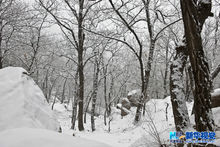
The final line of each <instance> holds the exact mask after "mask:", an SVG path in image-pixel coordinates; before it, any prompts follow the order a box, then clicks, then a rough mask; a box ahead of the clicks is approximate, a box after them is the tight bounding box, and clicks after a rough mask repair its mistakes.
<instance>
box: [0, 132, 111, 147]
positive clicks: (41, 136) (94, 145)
mask: <svg viewBox="0 0 220 147" xmlns="http://www.w3.org/2000/svg"><path fill="white" fill-rule="evenodd" d="M0 147H110V146H108V145H106V144H104V143H99V142H96V141H91V140H88V139H84V138H80V137H74V136H70V135H65V134H61V133H58V132H54V131H50V130H45V129H33V128H17V129H10V130H5V131H3V132H0Z"/></svg>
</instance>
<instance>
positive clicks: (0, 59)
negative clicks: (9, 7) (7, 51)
mask: <svg viewBox="0 0 220 147" xmlns="http://www.w3.org/2000/svg"><path fill="white" fill-rule="evenodd" d="M1 5H2V1H0V6H1ZM2 52H3V50H2V18H1V16H0V69H2V68H3V53H2Z"/></svg>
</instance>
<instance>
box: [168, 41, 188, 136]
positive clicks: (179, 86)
mask: <svg viewBox="0 0 220 147" xmlns="http://www.w3.org/2000/svg"><path fill="white" fill-rule="evenodd" d="M186 60H187V55H186V46H185V45H183V46H179V47H176V56H175V57H174V60H173V62H172V64H171V66H170V72H171V73H170V94H171V103H172V108H173V115H174V122H175V126H176V131H178V132H182V133H185V129H186V127H187V126H189V115H188V111H187V107H186V99H185V94H184V85H183V72H184V67H185V64H186Z"/></svg>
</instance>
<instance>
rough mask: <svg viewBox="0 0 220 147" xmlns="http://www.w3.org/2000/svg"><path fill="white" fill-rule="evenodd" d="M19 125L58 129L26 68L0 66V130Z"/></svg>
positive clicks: (41, 94)
mask: <svg viewBox="0 0 220 147" xmlns="http://www.w3.org/2000/svg"><path fill="white" fill-rule="evenodd" d="M20 127H30V128H41V129H50V130H55V131H59V129H60V125H59V123H58V121H57V120H56V118H55V115H54V113H53V112H52V110H51V109H50V108H49V104H48V103H47V102H46V99H45V97H44V95H43V93H42V91H41V89H40V88H39V87H38V86H37V85H36V84H35V82H34V81H33V79H32V78H31V77H29V76H28V73H27V71H25V70H24V69H23V68H20V67H7V68H4V69H1V70H0V131H3V130H6V129H13V128H20Z"/></svg>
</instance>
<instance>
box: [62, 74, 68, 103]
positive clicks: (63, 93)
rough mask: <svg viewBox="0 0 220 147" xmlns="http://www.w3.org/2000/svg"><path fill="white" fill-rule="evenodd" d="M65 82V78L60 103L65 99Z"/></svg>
mask: <svg viewBox="0 0 220 147" xmlns="http://www.w3.org/2000/svg"><path fill="white" fill-rule="evenodd" d="M66 82H67V78H65V80H64V83H63V91H62V97H61V104H62V103H63V102H64V100H65V90H66Z"/></svg>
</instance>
